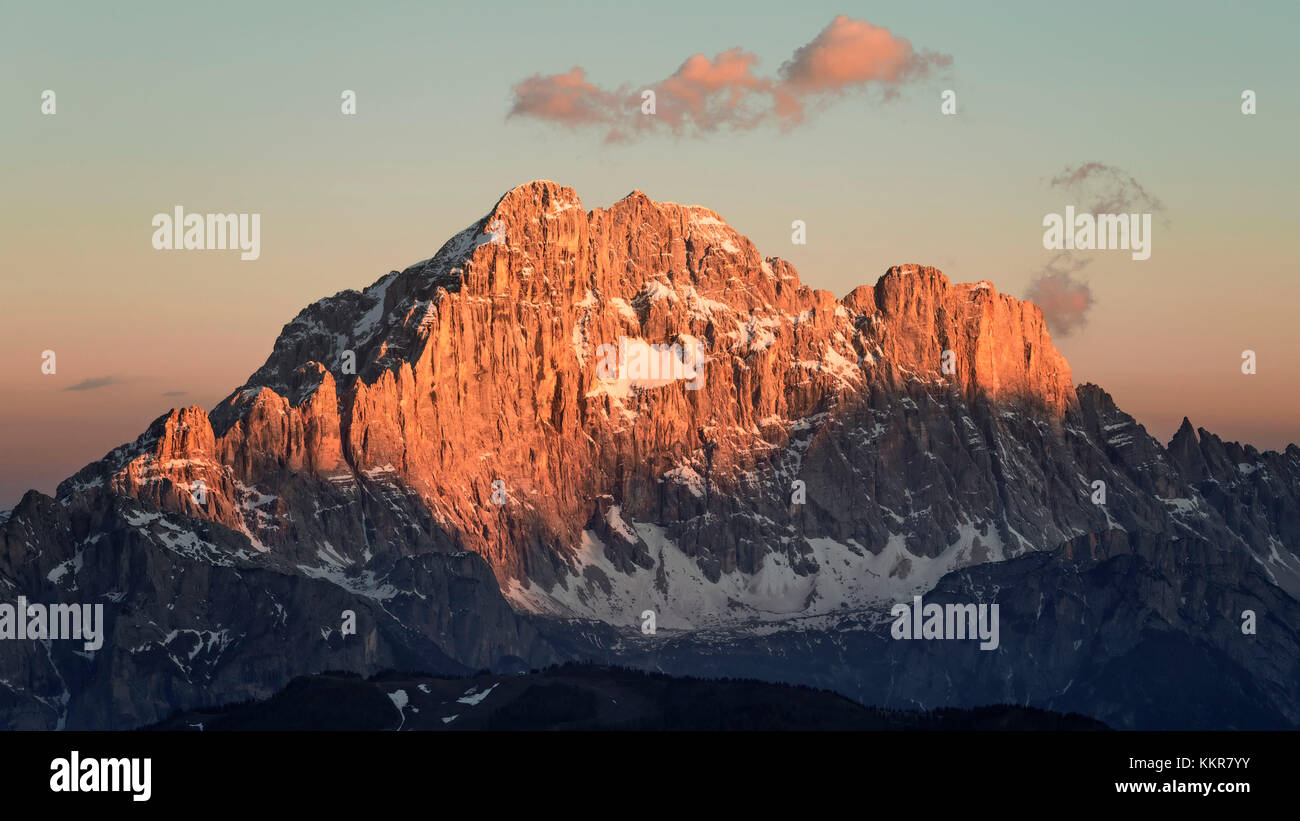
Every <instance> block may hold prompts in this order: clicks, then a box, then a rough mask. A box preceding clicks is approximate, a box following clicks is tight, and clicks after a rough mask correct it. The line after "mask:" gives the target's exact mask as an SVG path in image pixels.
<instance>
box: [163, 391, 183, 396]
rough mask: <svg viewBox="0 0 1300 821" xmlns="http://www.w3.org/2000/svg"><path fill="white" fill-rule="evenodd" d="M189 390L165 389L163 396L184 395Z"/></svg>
mask: <svg viewBox="0 0 1300 821" xmlns="http://www.w3.org/2000/svg"><path fill="white" fill-rule="evenodd" d="M187 393H189V391H163V396H184V395H185V394H187Z"/></svg>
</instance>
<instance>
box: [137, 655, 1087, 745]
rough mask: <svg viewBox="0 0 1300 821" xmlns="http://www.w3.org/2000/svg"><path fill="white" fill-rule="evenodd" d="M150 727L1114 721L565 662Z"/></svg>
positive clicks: (315, 683) (1037, 725)
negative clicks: (864, 699) (863, 701)
mask: <svg viewBox="0 0 1300 821" xmlns="http://www.w3.org/2000/svg"><path fill="white" fill-rule="evenodd" d="M148 729H152V730H170V731H182V732H204V731H206V732H211V731H223V730H287V731H301V730H331V729H333V730H338V729H343V730H403V731H417V730H420V731H429V730H1105V729H1106V725H1104V724H1101V723H1099V722H1097V721H1093V720H1092V719H1089V718H1086V717H1084V716H1079V715H1060V714H1058V713H1050V712H1046V711H1043V710H1036V709H1034V708H1032V707H1018V706H1014V705H994V706H989V707H983V708H980V709H977V710H934V711H930V712H921V711H917V710H876V709H872V708H869V707H863V706H862V705H860V704H856V703H854V702H852V701H850V700H848V699H846V698H844V697H843V696H840V695H837V694H835V693H832V692H829V691H827V690H813V689H811V688H808V687H792V686H789V685H783V684H771V683H767V682H761V681H746V680H732V679H722V680H710V679H691V678H673V677H671V676H666V675H664V674H662V673H647V672H643V671H639V670H629V669H621V668H612V667H606V666H590V665H573V664H566V665H563V666H559V667H550V668H547V669H545V670H533V671H531V672H530V673H520V674H516V675H509V676H498V675H485V674H479V675H476V676H474V677H472V678H434V677H431V676H421V675H411V674H405V673H381V674H380V675H377V676H372V677H371V678H370V679H362V678H361V677H360V676H357V675H355V674H343V673H323V674H320V675H316V676H304V677H302V678H296V679H294V680H293V681H291V682H289V685H288V687H286V688H285V689H284V690H282V691H281V692H279V693H276V694H275V695H274V696H272V697H271V698H269V699H266V700H264V701H258V702H252V703H245V704H233V705H228V706H225V707H219V708H216V709H212V710H203V711H192V712H187V713H180V714H177V715H174V716H172V717H171V718H169V719H167V720H166V721H164V722H160V723H159V724H157V725H154V726H153V727H150V728H148Z"/></svg>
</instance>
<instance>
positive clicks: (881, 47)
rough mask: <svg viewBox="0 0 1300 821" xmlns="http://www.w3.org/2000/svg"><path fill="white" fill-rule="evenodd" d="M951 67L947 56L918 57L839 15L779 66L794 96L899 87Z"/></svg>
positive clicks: (879, 31) (888, 36) (882, 32)
mask: <svg viewBox="0 0 1300 821" xmlns="http://www.w3.org/2000/svg"><path fill="white" fill-rule="evenodd" d="M951 63H952V58H951V57H949V56H947V55H943V54H935V53H932V52H927V53H918V52H917V51H915V50H914V49H913V48H912V44H911V42H909V41H908V40H907V39H906V38H903V37H895V36H894V35H893V34H892V33H891V32H890V31H889V29H887V28H883V27H881V26H873V25H871V24H870V23H868V22H867V21H865V20H854V19H853V18H851V17H848V16H846V15H843V14H841V15H839V16H838V17H836V18H835V19H834V20H832V21H831V23H830V25H828V26H827V27H826V28H824V29H822V31H821V33H820V34H818V35H817V36H816V37H815V38H813V40H812V42H810V43H808V44H807V45H805V46H800V47H799V48H797V49H795V52H794V56H793V57H791V58H790V60H789V61H788V62H786V63H785V65H783V66H781V76H782V78H783V79H784V80H785V83H786V85H787V86H789V87H790V88H791V89H793V90H795V91H797V92H799V93H809V92H819V91H820V92H833V91H843V90H845V89H847V88H851V87H856V86H862V85H866V84H868V83H873V82H875V83H886V84H890V85H898V84H900V83H904V82H907V81H909V80H913V79H920V78H923V77H926V76H928V75H929V73H930V70H931V69H932V68H934V67H942V66H948V65H950V64H951Z"/></svg>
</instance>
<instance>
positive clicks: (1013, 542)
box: [0, 181, 1300, 728]
mask: <svg viewBox="0 0 1300 821" xmlns="http://www.w3.org/2000/svg"><path fill="white" fill-rule="evenodd" d="M1097 482H1101V483H1104V492H1105V502H1104V504H1099V503H1096V502H1095V501H1094V499H1098V498H1099V497H1098V496H1097V488H1098V487H1100V486H1098V485H1096V484H1095V483H1097ZM1298 501H1300V448H1297V447H1296V446H1294V445H1292V446H1291V447H1289V448H1288V449H1287V450H1286V452H1285V453H1275V452H1268V453H1262V454H1261V453H1259V452H1257V451H1255V450H1254V449H1253V448H1250V447H1242V446H1239V445H1236V444H1233V443H1223V442H1221V441H1220V440H1219V439H1217V438H1216V437H1214V436H1213V435H1212V434H1210V433H1208V432H1206V431H1203V430H1201V431H1195V430H1193V429H1192V427H1191V425H1190V423H1185V424H1184V426H1183V428H1182V429H1180V430H1179V432H1178V433H1177V434H1176V435H1175V437H1174V439H1173V441H1172V442H1171V443H1170V444H1169V446H1168V447H1165V446H1163V445H1161V444H1160V443H1159V442H1157V441H1156V440H1154V439H1153V438H1152V437H1151V436H1149V435H1148V434H1147V433H1146V431H1145V429H1143V428H1142V426H1141V425H1139V424H1138V423H1137V422H1136V421H1135V420H1134V419H1133V418H1132V417H1130V416H1128V415H1127V414H1125V413H1123V412H1122V411H1121V410H1120V409H1119V408H1117V407H1116V406H1115V404H1114V402H1113V401H1112V400H1111V398H1110V397H1109V396H1108V395H1107V394H1106V393H1105V392H1104V391H1102V390H1101V389H1100V388H1097V387H1095V386H1092V385H1083V386H1080V387H1078V388H1076V387H1075V386H1074V385H1073V381H1072V378H1071V374H1070V369H1069V365H1068V363H1067V362H1066V361H1065V359H1064V358H1063V357H1062V356H1061V355H1060V353H1059V352H1058V351H1057V350H1056V349H1055V347H1054V346H1053V345H1052V342H1051V339H1050V337H1049V335H1048V333H1047V330H1046V327H1045V325H1044V322H1043V316H1042V312H1041V311H1040V310H1039V309H1038V308H1037V307H1036V306H1034V305H1033V304H1031V303H1027V302H1021V301H1018V300H1016V299H1014V298H1012V297H1009V296H1006V295H1003V294H999V293H998V292H997V291H996V289H995V288H994V286H993V285H992V283H990V282H987V281H984V282H979V283H975V284H953V283H950V282H949V281H948V279H947V278H946V277H945V276H944V275H943V274H942V273H941V272H939V271H938V270H936V269H934V268H929V267H924V266H918V265H903V266H896V267H894V268H891V269H889V270H888V271H887V272H886V273H885V274H884V275H883V276H882V277H880V278H879V280H878V281H877V282H876V284H875V285H874V286H868V285H864V286H861V287H858V288H856V289H855V290H853V291H852V292H850V293H849V294H848V295H846V296H845V297H843V298H842V299H836V298H835V297H834V295H832V294H831V293H829V292H826V291H818V290H813V289H810V288H807V287H806V286H803V285H802V284H800V282H799V279H798V276H797V274H796V272H795V271H794V269H793V268H792V267H791V266H790V265H789V264H788V263H786V262H784V261H782V260H780V259H778V258H775V257H768V258H763V257H761V256H760V255H759V252H758V250H757V249H756V248H755V247H754V246H753V244H752V243H751V242H749V240H747V239H746V238H745V237H743V236H741V235H740V234H738V233H737V232H736V231H734V230H733V229H732V228H731V227H730V226H728V225H727V224H726V223H725V222H724V221H723V220H722V219H721V218H720V217H719V216H718V215H717V214H716V213H714V212H712V211H710V210H708V209H706V208H702V207H698V206H682V205H677V204H675V203H657V202H654V201H652V200H650V199H649V198H647V197H646V196H645V195H644V194H642V193H641V192H639V191H634V192H633V193H632V194H630V195H628V196H627V197H626V198H624V199H622V200H620V201H619V202H617V203H615V204H614V205H612V206H611V207H610V208H609V209H604V210H602V209H596V210H593V211H586V210H585V209H584V207H583V205H582V203H581V202H580V201H579V199H578V197H577V195H576V194H575V193H574V191H573V190H572V189H570V188H566V187H563V186H559V185H557V184H555V183H551V182H544V181H537V182H533V183H529V184H526V185H523V186H520V187H518V188H515V189H513V190H511V191H509V192H508V193H506V194H505V196H503V197H502V198H501V200H500V201H498V203H497V204H496V206H495V207H494V208H493V209H491V211H490V212H489V213H488V214H487V215H486V216H484V217H483V218H482V219H480V220H478V221H477V222H475V223H474V224H473V225H471V226H470V227H468V228H466V229H465V230H464V231H462V232H460V233H459V234H457V235H456V236H454V237H452V238H451V239H450V240H449V241H448V242H447V243H446V244H445V245H443V247H442V248H441V249H440V250H439V251H438V252H437V253H436V254H435V255H434V256H433V257H432V258H430V259H428V260H425V261H422V262H419V263H417V264H415V265H413V266H411V267H409V268H407V269H406V270H404V271H401V272H397V271H394V272H391V273H389V274H388V275H386V276H384V277H382V278H380V279H379V280H378V281H376V282H375V283H374V284H372V285H371V286H369V287H368V288H366V289H365V290H363V291H360V292H357V291H344V292H342V293H340V294H337V295H335V296H333V297H329V298H327V299H323V300H321V301H319V302H317V303H315V304H313V305H311V306H309V307H308V308H306V309H305V310H303V311H302V312H301V313H300V314H299V315H298V316H297V317H295V318H294V319H293V320H292V321H291V322H290V323H289V324H288V325H286V326H285V328H284V330H283V331H282V332H281V334H280V336H279V338H278V339H277V340H276V342H275V345H274V348H273V349H272V352H271V354H270V356H269V357H268V358H267V361H266V363H265V364H264V365H263V366H262V367H261V368H259V369H258V370H257V371H256V372H255V373H254V374H253V375H252V376H251V377H250V378H249V380H248V382H247V383H246V384H245V385H243V386H241V387H239V388H238V389H236V390H235V391H234V392H233V393H231V395H230V396H229V397H227V398H226V399H225V400H224V401H222V402H221V403H219V404H218V405H217V406H216V407H215V408H214V409H213V410H212V411H211V413H208V412H206V411H204V409H202V408H198V407H191V408H182V409H176V410H173V411H171V412H169V413H168V414H166V415H164V416H162V417H160V418H159V419H157V420H156V421H155V422H154V423H153V424H152V425H150V426H149V428H148V430H147V431H145V433H144V434H143V435H142V436H141V437H140V438H139V439H137V440H136V441H135V442H133V443H130V444H127V445H124V446H122V447H119V448H117V449H115V450H114V451H112V452H111V453H109V454H108V455H107V456H105V457H104V458H103V459H101V460H99V461H98V462H95V463H93V464H91V465H88V466H87V467H86V468H84V469H83V470H81V471H80V472H78V473H77V474H76V475H75V476H73V477H71V478H69V479H68V480H67V481H65V482H63V483H62V484H61V485H60V486H59V488H58V490H57V492H56V494H55V497H54V498H49V497H46V496H43V495H41V494H38V493H35V492H30V493H28V494H27V495H26V496H25V497H24V498H23V499H22V501H21V502H20V503H19V505H17V506H16V507H15V509H14V510H13V512H12V513H11V515H10V518H9V519H8V521H7V522H4V523H3V524H0V582H3V586H4V587H5V588H7V589H8V591H9V594H10V597H17V596H18V595H25V596H26V597H27V599H28V600H29V601H39V602H54V601H66V602H102V603H104V604H105V615H106V619H107V620H108V623H109V629H108V635H107V636H106V638H105V640H104V645H103V647H102V648H100V649H98V650H94V651H89V650H84V649H83V648H82V646H81V644H80V643H74V642H31V641H26V642H22V641H14V642H0V668H2V669H4V670H6V671H10V675H8V676H7V677H6V678H5V680H4V684H5V688H0V716H3V722H4V724H5V725H7V726H12V727H69V728H72V727H82V728H126V727H138V726H142V725H145V724H151V723H154V722H157V721H160V720H162V719H163V718H165V717H166V716H167V715H170V714H171V713H172V712H173V711H175V710H187V709H193V708H199V707H206V706H211V705H215V704H221V703H228V702H232V701H241V700H245V699H263V698H268V697H270V696H271V695H272V694H274V693H275V692H277V691H278V690H280V689H281V688H283V687H284V686H285V685H286V684H287V683H288V682H289V681H290V680H291V679H292V678H294V677H295V676H300V675H304V674H311V673H316V672H320V671H323V670H350V671H354V672H357V673H361V674H363V675H373V674H375V673H377V672H379V671H381V670H384V669H419V670H423V671H426V672H428V673H430V674H446V675H459V674H463V673H464V672H466V671H467V670H473V669H479V668H481V667H491V668H493V669H494V670H497V671H499V672H502V671H517V670H526V669H530V668H533V667H540V666H545V665H548V664H553V663H556V662H560V661H564V660H566V659H587V660H596V661H613V662H618V663H629V664H637V665H643V666H648V667H652V668H659V669H664V670H666V671H669V672H673V673H676V674H678V675H712V676H745V677H756V678H763V679H766V680H771V681H791V682H798V683H807V684H811V685H815V686H818V687H826V688H830V689H834V690H836V691H838V692H841V693H844V694H846V695H848V696H850V697H851V698H853V699H855V700H857V701H860V702H862V703H866V704H873V705H879V706H882V707H891V708H898V707H918V706H919V707H923V708H926V709H930V708H934V707H938V706H944V705H948V706H954V707H973V706H978V705H979V704H990V703H1002V702H1012V703H1019V704H1029V705H1035V706H1041V707H1047V708H1051V709H1068V710H1074V711H1077V712H1081V713H1085V714H1088V715H1091V716H1094V717H1096V718H1098V719H1100V720H1102V721H1105V722H1106V723H1108V724H1110V725H1112V726H1116V727H1151V726H1202V725H1208V726H1224V727H1226V726H1238V725H1241V726H1268V727H1294V726H1297V725H1300V692H1297V689H1298V685H1297V682H1298V681H1300V633H1297V625H1300V603H1298V602H1297V597H1300V519H1298V517H1300V514H1298V513H1297V510H1298V507H1297V502H1298ZM918 593H926V595H927V600H930V599H931V597H934V598H933V600H934V601H953V602H956V603H962V602H981V603H992V602H996V603H999V606H1000V607H1001V617H1002V640H1001V646H1000V647H999V649H998V650H995V651H992V652H990V651H981V650H979V649H978V648H977V646H976V645H975V644H973V643H969V642H953V641H943V642H932V641H916V642H913V641H894V640H892V639H891V638H890V633H889V623H890V620H891V619H890V616H889V612H890V608H891V606H892V605H893V604H895V603H898V602H907V601H910V599H911V596H913V595H915V594H918ZM1245 610H1252V611H1254V612H1255V613H1256V616H1257V624H1258V629H1257V632H1256V633H1254V634H1246V633H1243V632H1242V629H1241V625H1242V613H1243V611H1245ZM344 611H352V613H353V614H354V615H355V617H356V634H355V635H343V634H342V632H341V628H342V624H343V622H344V618H345V617H344V615H343V614H344ZM646 611H651V612H653V614H654V618H655V622H656V625H657V628H658V631H657V632H656V633H655V634H654V635H652V636H651V635H643V634H642V633H641V626H642V624H643V622H644V621H645V616H644V615H643V614H645V613H646ZM1170 664H1176V665H1178V666H1179V668H1180V669H1185V670H1187V671H1188V672H1187V674H1186V677H1185V679H1184V680H1175V684H1176V686H1175V687H1174V689H1175V692H1173V693H1170V692H1167V691H1166V690H1165V689H1162V688H1167V687H1168V686H1169V684H1170V680H1169V675H1170V667H1169V665H1170Z"/></svg>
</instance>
